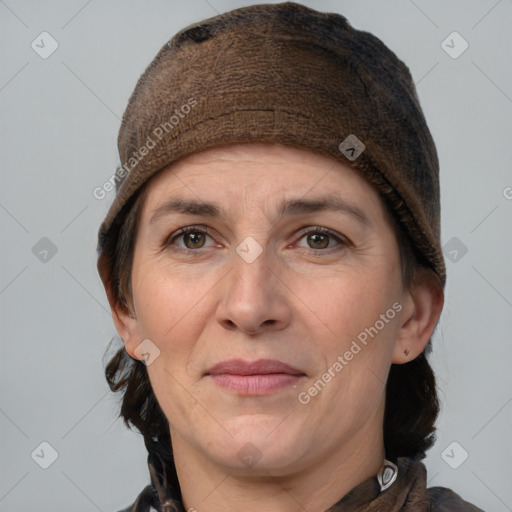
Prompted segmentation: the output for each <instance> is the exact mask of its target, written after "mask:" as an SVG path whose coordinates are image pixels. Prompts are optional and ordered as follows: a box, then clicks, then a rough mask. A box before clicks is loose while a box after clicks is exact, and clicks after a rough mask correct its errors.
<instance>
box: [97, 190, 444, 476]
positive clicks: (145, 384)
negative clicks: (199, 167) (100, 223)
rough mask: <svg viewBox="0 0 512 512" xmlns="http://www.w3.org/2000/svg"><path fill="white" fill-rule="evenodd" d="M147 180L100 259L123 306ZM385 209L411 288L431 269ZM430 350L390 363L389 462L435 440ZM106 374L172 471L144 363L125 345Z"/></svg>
mask: <svg viewBox="0 0 512 512" xmlns="http://www.w3.org/2000/svg"><path fill="white" fill-rule="evenodd" d="M148 183H149V182H146V183H145V184H144V185H142V187H141V188H140V189H139V190H138V191H137V193H136V194H135V195H134V196H132V197H131V198H130V200H129V201H128V203H127V204H126V205H125V206H124V208H123V210H122V211H121V213H120V215H119V216H118V217H117V220H116V222H115V223H114V224H113V225H112V228H111V230H110V232H109V236H108V238H107V239H106V240H105V242H104V245H103V250H102V251H101V252H100V255H99V259H98V270H99V271H100V274H101V275H102V279H103V280H104V284H105V286H106V287H110V293H112V295H113V297H114V298H115V300H116V301H117V302H118V303H119V304H121V305H123V307H126V308H128V307H129V306H128V299H129V298H131V297H132V293H131V279H130V275H131V268H132V262H133V252H134V244H135V238H136V233H137V227H138V221H139V217H140V212H141V210H142V205H143V204H144V200H145V197H146V195H147V185H148ZM384 201H385V200H384ZM386 211H387V212H388V215H389V218H390V220H391V223H392V225H393V226H394V229H395V232H396V234H397V239H398V244H399V248H400V257H401V264H402V280H403V283H404V286H409V285H410V284H411V282H412V280H413V279H414V275H415V273H416V271H418V270H419V269H420V268H422V269H427V268H428V269H430V267H429V265H428V263H427V261H426V260H425V258H424V257H423V256H422V254H421V253H419V252H418V251H416V250H415V248H414V245H413V244H412V243H411V240H410V238H409V236H408V235H407V233H406V232H405V230H404V229H403V228H402V227H401V225H400V224H399V223H398V222H397V221H396V220H395V218H394V215H393V214H392V213H391V212H392V209H391V208H390V207H388V206H387V207H386ZM107 350H108V349H107ZM431 351H432V344H431V340H429V342H428V344H427V345H426V347H425V349H424V351H423V352H422V353H421V354H420V355H419V356H417V357H416V358H415V359H414V360H412V361H410V362H408V363H405V364H398V365H397V364H392V365H391V369H390V372H389V376H388V380H387V384H386V406H385V414H384V446H385V452H386V458H387V459H389V460H392V461H396V459H397V458H398V457H412V458H414V459H416V460H421V459H423V458H425V456H426V455H425V452H426V451H427V450H428V449H429V448H431V447H432V445H433V444H434V442H435V430H436V428H435V426H434V425H435V421H436V419H437V416H438V414H439V407H440V404H439V400H438V396H437V390H436V380H435V376H434V372H433V370H432V368H431V367H430V364H429V363H428V361H427V357H426V356H427V355H428V354H430V352H431ZM105 376H106V379H107V382H108V384H109V386H110V389H111V390H112V391H114V392H120V393H122V404H121V410H120V413H119V417H122V418H123V419H124V423H125V424H126V426H127V427H128V428H131V425H133V426H135V427H136V428H137V429H138V430H139V431H140V432H141V433H142V435H143V437H144V442H145V444H146V447H147V449H148V451H149V452H152V451H153V452H155V451H156V452H157V454H158V456H159V457H160V458H161V459H162V461H163V462H164V464H169V463H171V466H172V467H171V470H173V471H175V468H174V465H173V464H172V461H173V458H172V447H171V440H170V433H169V423H168V420H167V418H166V416H165V414H164V413H163V411H162V409H161V408H160V405H159V404H158V402H157V399H156V397H155V394H154V392H153V389H152V387H151V384H150V381H149V377H148V373H147V369H146V366H145V364H144V363H143V362H142V361H138V360H135V359H133V358H131V357H130V356H129V355H128V353H127V352H126V350H125V349H124V347H123V348H121V349H119V350H118V351H117V353H116V354H115V355H114V356H113V357H112V359H111V360H110V362H109V363H108V364H107V366H106V369H105ZM160 469H161V470H165V468H160Z"/></svg>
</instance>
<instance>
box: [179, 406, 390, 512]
mask: <svg viewBox="0 0 512 512" xmlns="http://www.w3.org/2000/svg"><path fill="white" fill-rule="evenodd" d="M379 412H381V411H379ZM379 423H380V424H379ZM375 425H377V426H378V427H379V428H375ZM381 425H382V423H381V422H368V423H367V427H364V428H362V429H360V430H359V431H358V432H357V433H356V434H355V435H354V436H353V437H352V438H351V439H350V440H349V441H348V442H347V443H345V444H343V445H342V446H341V447H339V448H338V449H335V450H329V452H328V453H325V454H319V456H318V457H317V459H316V463H313V464H311V465H309V466H308V467H307V468H306V469H302V470H300V471H294V470H293V469H290V471H289V472H286V474H285V475H284V476H283V473H282V472H280V476H275V475H273V472H272V468H262V469H260V471H259V472H258V473H257V474H247V472H241V471H239V470H237V469H235V468H229V467H226V466H220V465H218V464H215V463H214V462H213V461H212V460H211V459H209V458H208V457H207V456H206V455H205V454H204V452H201V451H198V450H197V449H195V448H194V447H192V446H191V445H190V444H189V443H188V442H187V441H186V440H185V439H184V438H183V437H181V436H180V435H179V434H178V433H176V432H175V431H173V429H171V439H172V444H173V452H174V458H175V463H176V469H177V473H178V477H179V480H180V487H181V492H182V498H183V505H184V508H185V510H187V511H188V510H192V511H194V510H197V511H201V512H203V511H207V512H235V511H236V512H239V511H240V510H244V512H252V511H254V512H255V511H261V510H266V511H268V512H304V510H308V511H311V512H324V511H325V510H327V509H328V508H329V507H331V506H332V505H334V504H335V503H336V502H338V501H339V500H340V499H341V498H342V497H343V496H345V495H346V494H347V493H348V492H349V491H351V490H352V489H353V488H354V487H356V486H357V485H359V484H360V483H362V482H364V481H365V480H367V479H368V478H370V477H372V476H375V475H376V474H377V472H378V471H379V469H380V468H381V466H382V464H383V462H384V457H385V451H384V442H383V436H382V427H381ZM291 466H292V465H291Z"/></svg>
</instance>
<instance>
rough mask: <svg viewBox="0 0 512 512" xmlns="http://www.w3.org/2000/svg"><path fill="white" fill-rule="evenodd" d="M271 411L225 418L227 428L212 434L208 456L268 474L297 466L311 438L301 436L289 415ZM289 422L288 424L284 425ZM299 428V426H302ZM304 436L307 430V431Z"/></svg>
mask: <svg viewBox="0 0 512 512" xmlns="http://www.w3.org/2000/svg"><path fill="white" fill-rule="evenodd" d="M285 416H286V415H283V416H281V417H277V416H271V415H268V414H251V415H243V416H237V417H235V418H231V419H230V420H227V421H223V422H222V425H223V426H224V427H225V429H226V430H227V432H229V434H231V435H229V434H228V433H227V432H225V431H223V432H222V434H220V435H219V429H217V428H215V431H216V435H213V433H212V434H211V437H210V436H209V439H211V440H212V442H211V443H207V446H206V447H205V448H204V449H205V453H206V454H207V456H208V457H209V458H210V459H211V460H212V461H213V462H214V463H215V464H219V465H222V466H225V467H228V468H230V470H234V471H236V472H242V473H250V474H252V475H254V474H259V473H260V472H261V475H262V476H268V474H269V472H270V473H271V474H272V475H275V476H277V475H279V474H286V473H289V470H291V468H293V469H294V470H296V469H297V461H298V460H300V459H301V458H302V457H303V456H304V454H305V449H306V448H307V447H308V446H312V443H311V440H310V439H309V438H308V439H305V438H304V436H300V435H299V432H298V431H297V429H295V428H293V425H291V424H286V423H287V422H288V421H289V419H286V420H284V418H285ZM283 420H284V421H283ZM285 424H286V425H285ZM299 430H300V429H299ZM305 436H307V434H306V433H305Z"/></svg>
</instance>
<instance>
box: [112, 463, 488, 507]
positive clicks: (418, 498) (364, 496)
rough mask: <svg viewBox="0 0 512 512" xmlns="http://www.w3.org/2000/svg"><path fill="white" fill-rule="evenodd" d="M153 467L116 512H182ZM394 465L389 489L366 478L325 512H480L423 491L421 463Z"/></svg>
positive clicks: (169, 481)
mask: <svg viewBox="0 0 512 512" xmlns="http://www.w3.org/2000/svg"><path fill="white" fill-rule="evenodd" d="M157 465H158V464H153V462H152V458H151V456H149V457H148V467H149V472H150V475H151V485H148V486H146V487H145V488H144V490H143V491H142V492H141V493H140V494H139V496H138V497H137V499H136V500H135V502H134V503H133V505H131V506H129V507H128V508H125V509H123V510H122V511H120V512H153V511H154V510H156V511H158V512H186V510H185V507H184V506H183V505H182V503H181V492H180V489H179V483H178V481H177V477H176V473H175V472H173V475H172V476H169V477H166V476H165V474H162V473H161V472H158V471H157V470H156V469H155V466H157ZM396 465H397V466H398V477H397V479H396V480H395V482H394V483H393V484H392V485H391V487H389V488H388V489H386V490H385V491H383V492H381V491H380V485H379V483H378V480H377V477H376V476H374V477H371V478H368V479H367V480H365V481H364V482H362V483H360V484H359V485H357V486H356V487H354V488H353V489H352V490H351V491H350V492H349V493H348V494H346V495H345V496H344V497H343V498H342V499H340V500H339V501H338V502H337V503H335V504H334V505H332V506H331V507H330V508H329V509H328V510H327V511H326V512H483V511H482V509H480V508H478V507H475V506H474V505H472V504H471V503H468V502H467V501H464V500H463V499H462V498H461V497H460V496H459V495H458V494H456V493H454V492H453V491H451V490H450V489H447V488H445V487H431V488H430V489H427V470H426V468H425V465H424V464H423V463H422V462H419V461H415V460H413V459H411V458H406V457H401V458H399V459H398V461H397V463H396Z"/></svg>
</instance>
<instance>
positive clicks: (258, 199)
mask: <svg viewBox="0 0 512 512" xmlns="http://www.w3.org/2000/svg"><path fill="white" fill-rule="evenodd" d="M182 228H187V230H189V231H188V233H183V232H181V231H180V230H181V229H182ZM132 290H133V307H134V311H135V315H136V318H134V319H130V320H129V322H131V323H129V330H130V334H129V335H127V336H125V343H126V349H127V351H128V352H129V354H130V355H132V357H136V358H139V359H140V358H143V357H146V358H147V365H148V372H149V377H150V381H151V384H152V387H153V389H154V392H155V395H156V398H157V400H158V402H159V404H160V406H161V408H162V410H163V411H164V413H165V415H166V416H167V418H168V420H169V423H170V425H171V436H172V441H173V445H174V448H175V450H188V451H189V452H190V453H192V452H193V453H194V454H195V456H197V457H198V458H199V459H201V458H203V459H204V460H205V461H206V460H207V461H209V462H210V463H214V464H217V465H221V466H223V467H227V468H231V469H233V470H237V471H243V470H248V468H250V470H251V471H256V470H258V469H261V471H272V472H273V474H276V475H277V474H285V473H286V472H288V471H290V470H291V468H293V471H300V469H301V468H305V467H306V466H308V465H312V464H315V463H319V462H320V463H321V462H322V461H324V460H326V458H328V457H329V456H331V455H332V454H338V456H339V455H340V454H343V453H345V455H347V456H348V454H349V453H352V452H353V451H354V450H357V449H358V447H360V446H363V445H364V444H365V443H366V445H367V446H368V444H370V445H371V444H372V443H373V445H374V446H375V449H378V447H379V446H382V424H383V414H384V404H385V385H386V379H387V375H388V372H389V369H390V365H391V363H392V362H395V359H396V360H397V361H398V356H397V353H398V352H397V348H396V344H397V343H396V339H397V333H398V332H399V330H400V328H401V326H402V324H403V323H404V322H405V318H404V316H405V315H406V312H407V310H408V308H407V307H406V304H407V297H408V296H407V295H406V292H405V291H404V289H403V287H402V282H401V273H400V259H399V248H398V245H397V240H396V237H395V234H394V231H393V229H392V227H391V224H390V223H389V221H388V220H387V216H386V215H385V212H384V207H383V204H382V203H381V200H380V198H379V195H378V193H377V192H376V191H375V190H374V189H373V187H372V186H371V185H369V184H368V183H367V182H366V181H365V180H364V179H363V178H362V177H361V176H360V175H359V174H358V173H357V172H355V171H354V170H353V169H351V168H350V167H349V166H348V165H344V164H342V163H340V162H338V161H336V160H334V159H331V158H328V157H325V156H320V155H317V154H314V153H312V152H308V151H304V150H300V149H294V148H290V147H287V146H282V145H277V144H276V145H264V144H254V145H236V146H230V147H225V148H215V149H212V150H207V151H205V152H202V153H198V154H195V155H192V156H191V157H188V158H186V159H184V160H182V161H180V162H178V163H177V164H174V165H173V166H172V167H170V168H168V169H166V170H164V171H162V172H160V173H159V174H158V175H157V176H155V177H154V178H153V180H152V181H151V182H150V184H149V189H148V195H147V198H146V201H145V203H144V205H143V209H142V212H141V217H140V223H139V228H138V232H137V237H136V244H135V251H134V260H133V269H132ZM404 302H405V303H404ZM409 309H410V308H409ZM142 354H146V356H143V355H142Z"/></svg>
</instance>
